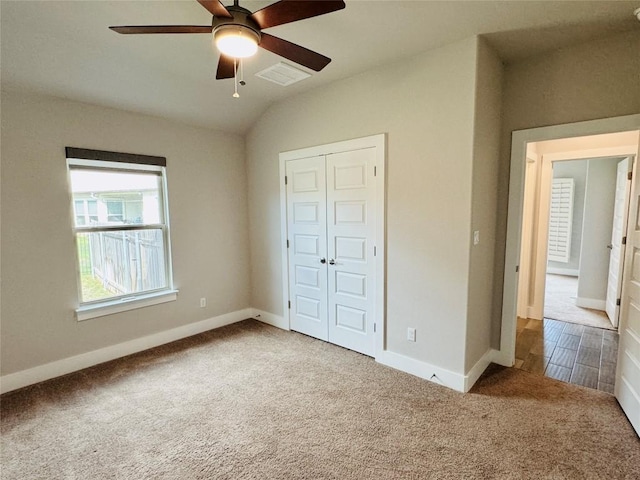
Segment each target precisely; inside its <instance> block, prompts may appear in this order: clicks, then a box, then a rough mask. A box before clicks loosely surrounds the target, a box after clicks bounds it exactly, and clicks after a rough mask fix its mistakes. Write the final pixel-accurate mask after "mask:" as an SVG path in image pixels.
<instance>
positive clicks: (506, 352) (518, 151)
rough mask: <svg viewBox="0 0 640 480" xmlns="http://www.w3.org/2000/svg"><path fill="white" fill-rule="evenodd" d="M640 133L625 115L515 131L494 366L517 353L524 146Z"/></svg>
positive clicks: (639, 121)
mask: <svg viewBox="0 0 640 480" xmlns="http://www.w3.org/2000/svg"><path fill="white" fill-rule="evenodd" d="M638 129H640V114H636V115H625V116H622V117H612V118H605V119H600V120H589V121H586V122H577V123H569V124H564V125H554V126H549V127H539V128H532V129H527V130H516V131H514V132H513V133H512V135H511V163H510V173H509V206H508V213H507V237H506V245H505V261H504V280H503V291H502V321H501V334H500V354H499V356H498V357H497V358H496V359H495V360H496V361H497V363H500V364H501V365H505V366H513V364H514V362H515V349H516V319H517V308H516V307H517V294H518V272H517V270H516V269H517V268H518V263H519V259H520V240H521V235H522V206H523V194H524V174H525V168H524V167H525V162H526V148H527V143H531V142H540V141H543V140H557V139H560V138H571V137H582V136H588V135H599V134H604V133H616V132H625V131H632V130H638Z"/></svg>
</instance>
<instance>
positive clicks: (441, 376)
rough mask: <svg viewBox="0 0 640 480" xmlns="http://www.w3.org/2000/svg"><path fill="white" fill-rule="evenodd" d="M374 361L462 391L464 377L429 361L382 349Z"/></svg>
mask: <svg viewBox="0 0 640 480" xmlns="http://www.w3.org/2000/svg"><path fill="white" fill-rule="evenodd" d="M376 362H378V363H381V364H383V365H386V366H387V367H391V368H395V369H396V370H400V371H402V372H405V373H409V374H411V375H415V376H416V377H420V378H423V379H425V380H429V381H430V382H434V383H437V384H439V385H444V386H445V387H449V388H452V389H453V390H457V391H459V392H464V387H465V377H464V375H461V374H459V373H456V372H452V371H450V370H446V369H444V368H441V367H436V366H435V365H431V364H430V363H426V362H422V361H420V360H416V359H415V358H410V357H405V356H404V355H400V354H399V353H395V352H391V351H389V350H383V351H382V352H381V353H379V354H378V355H376Z"/></svg>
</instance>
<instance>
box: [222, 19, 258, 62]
mask: <svg viewBox="0 0 640 480" xmlns="http://www.w3.org/2000/svg"><path fill="white" fill-rule="evenodd" d="M213 40H214V43H215V45H216V47H217V48H218V50H220V53H222V54H224V55H227V56H228V57H233V58H247V57H251V56H253V55H255V54H256V52H257V51H258V43H259V41H260V37H259V35H258V34H257V33H256V32H254V31H253V30H252V29H250V28H247V27H244V26H242V25H221V26H220V27H218V28H216V29H215V30H214V32H213Z"/></svg>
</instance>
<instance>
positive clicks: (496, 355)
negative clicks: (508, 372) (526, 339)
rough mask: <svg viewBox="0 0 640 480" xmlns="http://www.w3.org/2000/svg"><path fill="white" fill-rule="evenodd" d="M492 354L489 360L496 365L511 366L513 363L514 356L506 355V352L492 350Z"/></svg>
mask: <svg viewBox="0 0 640 480" xmlns="http://www.w3.org/2000/svg"><path fill="white" fill-rule="evenodd" d="M492 352H493V356H492V358H491V361H492V362H493V363H496V364H498V365H502V366H503V367H513V365H514V363H515V358H514V357H512V356H509V355H507V354H506V353H504V352H502V351H500V350H492Z"/></svg>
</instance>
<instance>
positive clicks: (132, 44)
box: [0, 0, 640, 134]
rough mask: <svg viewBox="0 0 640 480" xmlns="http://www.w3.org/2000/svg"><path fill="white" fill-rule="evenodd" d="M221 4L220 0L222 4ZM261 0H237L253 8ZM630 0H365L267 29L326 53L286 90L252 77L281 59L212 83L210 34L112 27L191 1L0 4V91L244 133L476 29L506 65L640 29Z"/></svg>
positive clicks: (174, 21)
mask: <svg viewBox="0 0 640 480" xmlns="http://www.w3.org/2000/svg"><path fill="white" fill-rule="evenodd" d="M223 3H225V4H229V3H231V2H230V1H223ZM270 3H273V2H270V1H253V0H247V1H241V2H240V4H241V6H243V7H245V8H247V9H249V10H251V11H255V10H258V9H260V8H263V7H265V6H266V5H269V4H270ZM637 7H638V3H637V1H635V2H631V1H595V2H582V1H553V2H549V1H446V2H445V1H402V0H389V1H366V0H346V8H345V9H344V10H339V11H337V12H333V13H330V14H326V15H321V16H318V17H314V18H309V19H306V20H303V21H300V22H295V23H291V24H286V25H281V26H278V27H273V28H269V29H267V31H268V32H269V33H271V34H273V35H276V36H278V37H281V38H284V39H287V40H289V41H291V42H293V43H297V44H299V45H304V46H305V47H307V48H309V49H312V50H314V51H316V52H319V53H321V54H323V55H326V56H328V57H330V58H331V59H332V62H331V63H330V64H329V65H328V66H327V67H325V69H324V70H322V71H321V72H318V73H316V72H312V71H308V73H310V74H311V77H310V78H307V79H306V80H304V81H303V82H299V83H296V84H294V85H290V86H287V87H286V88H285V87H283V86H280V85H277V84H275V83H272V82H268V81H265V80H262V79H259V78H256V77H255V74H256V73H258V72H260V71H262V70H264V69H266V68H268V67H270V66H272V65H274V64H276V63H278V62H280V61H282V60H283V59H282V58H281V57H278V56H276V55H274V54H272V53H270V52H268V51H266V50H263V49H261V50H260V51H259V52H258V54H256V55H255V56H254V57H252V58H250V59H248V60H246V61H245V62H244V77H245V80H246V82H247V85H246V86H245V87H242V89H241V90H240V93H241V96H240V98H237V99H235V98H232V96H231V95H232V93H233V79H227V80H216V79H215V75H216V65H217V59H218V52H217V51H215V47H213V45H212V39H211V36H210V35H206V34H199V35H198V34H194V35H119V34H117V33H114V32H112V31H110V30H109V28H108V27H109V26H110V25H167V24H171V25H179V24H185V25H207V24H210V22H211V15H210V14H209V13H208V12H207V11H206V10H205V9H204V8H203V7H202V6H201V5H199V4H198V3H197V2H196V1H195V0H182V1H166V2H153V1H151V2H149V1H80V2H67V1H55V0H53V1H33V2H31V1H29V2H27V1H4V0H3V1H2V2H0V8H1V12H0V20H1V29H0V32H1V57H0V59H1V68H2V88H3V89H7V90H11V89H16V90H27V91H33V92H37V93H43V94H48V95H54V96H59V97H63V98H68V99H72V100H76V101H81V102H87V103H92V104H97V105H103V106H107V107H113V108H119V109H123V110H128V111H134V112H140V113H144V114H149V115H155V116H160V117H165V118H169V119H173V120H176V121H180V122H184V123H188V124H191V125H198V126H204V127H208V128H213V129H216V130H221V131H226V132H233V133H239V134H243V133H245V132H246V131H247V129H249V128H250V127H251V125H252V124H253V123H254V122H255V121H256V119H257V118H259V116H260V115H261V114H262V113H263V112H264V111H265V110H266V109H267V108H268V107H269V105H271V104H272V103H274V102H278V101H280V100H282V99H284V98H285V97H288V96H292V95H297V94H300V93H303V92H305V91H308V90H310V89H314V88H318V87H321V86H322V85H326V84H328V83H331V82H334V81H336V80H339V79H343V78H348V77H351V76H354V75H357V74H359V73H361V72H363V71H366V70H369V69H372V68H374V67H378V66H381V65H388V68H393V66H394V64H396V63H398V62H405V61H411V57H412V56H415V55H416V54H419V53H421V52H424V51H427V50H430V49H433V48H436V47H439V46H442V45H445V44H447V43H452V42H455V41H458V40H462V39H464V38H467V37H470V36H473V35H479V34H483V35H486V37H487V39H488V41H489V43H491V44H492V45H493V46H494V48H496V50H497V51H498V53H499V54H500V56H501V57H502V59H503V60H504V61H505V62H507V63H508V62H513V61H517V60H518V59H521V58H524V57H527V56H531V55H535V54H538V53H541V52H544V51H546V50H551V49H556V48H560V47H562V46H566V45H571V44H575V43H580V42H583V41H587V40H589V39H592V38H596V37H602V36H606V35H612V34H615V33H619V32H624V31H628V30H632V29H634V28H640V23H639V22H638V21H637V20H636V18H635V16H634V14H633V12H634V10H635V9H636V8H637Z"/></svg>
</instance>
